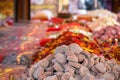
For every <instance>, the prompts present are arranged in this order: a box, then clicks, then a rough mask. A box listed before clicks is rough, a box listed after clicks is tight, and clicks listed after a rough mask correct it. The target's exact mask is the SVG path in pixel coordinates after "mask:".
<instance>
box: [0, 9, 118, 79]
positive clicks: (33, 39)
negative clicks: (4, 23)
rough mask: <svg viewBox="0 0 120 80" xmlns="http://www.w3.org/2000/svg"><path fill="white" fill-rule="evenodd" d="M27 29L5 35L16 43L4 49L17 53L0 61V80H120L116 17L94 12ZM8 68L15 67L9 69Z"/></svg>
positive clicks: (108, 13) (98, 11) (104, 12)
mask: <svg viewBox="0 0 120 80" xmlns="http://www.w3.org/2000/svg"><path fill="white" fill-rule="evenodd" d="M42 24H45V25H42ZM30 25H32V26H34V28H33V27H29V28H28V31H27V32H26V31H25V30H24V29H25V28H26V27H25V28H23V29H22V28H16V29H18V32H19V31H20V32H22V34H14V36H12V38H11V35H8V36H9V37H8V39H9V40H11V39H15V41H16V47H15V46H14V48H13V46H12V45H14V43H13V42H12V44H10V45H8V46H11V47H10V48H9V47H8V46H7V48H9V49H8V50H15V51H16V52H14V53H12V54H10V55H5V58H1V65H0V80H1V79H2V80H3V79H4V80H9V79H10V80H119V79H120V23H119V17H118V16H117V15H116V14H114V13H112V12H109V11H107V10H95V11H89V12H87V14H84V15H74V16H72V17H70V18H68V19H62V18H52V19H51V20H48V21H47V22H41V23H40V24H39V23H33V24H30ZM46 26H47V27H46ZM42 27H44V28H42ZM14 30H15V29H14ZM14 30H13V32H14ZM25 32H26V33H25ZM24 35H26V36H24ZM15 36H17V37H15ZM2 39H3V40H5V39H4V38H2ZM18 40H19V41H21V42H18ZM11 41H12V40H11ZM1 43H2V41H1ZM18 44H19V46H17V45H18ZM5 50H6V49H5V48H1V49H0V51H1V52H2V51H5ZM16 53H19V54H16ZM3 64H6V65H3ZM11 64H12V65H13V66H14V67H13V66H12V67H9V65H11ZM15 65H16V66H15ZM19 65H21V66H19ZM4 66H6V67H5V68H3V67H4ZM15 70H16V71H15ZM15 73H18V74H19V75H15ZM6 76H9V79H8V77H6Z"/></svg>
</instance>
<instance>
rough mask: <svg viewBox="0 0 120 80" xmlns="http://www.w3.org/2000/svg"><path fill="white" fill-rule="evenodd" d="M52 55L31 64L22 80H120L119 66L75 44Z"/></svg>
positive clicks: (60, 48)
mask: <svg viewBox="0 0 120 80" xmlns="http://www.w3.org/2000/svg"><path fill="white" fill-rule="evenodd" d="M53 53H54V54H49V55H48V56H47V57H45V58H44V59H42V60H40V61H39V62H37V63H35V64H33V65H32V66H31V68H30V70H29V73H28V76H27V77H23V78H22V80H26V79H28V80H120V65H118V64H117V63H116V62H115V61H114V60H107V59H105V58H104V56H97V55H95V54H90V53H88V52H86V51H84V50H83V49H82V48H81V47H80V46H79V45H78V44H76V43H71V44H70V45H68V46H67V45H61V46H58V47H56V48H55V51H54V52H53Z"/></svg>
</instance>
